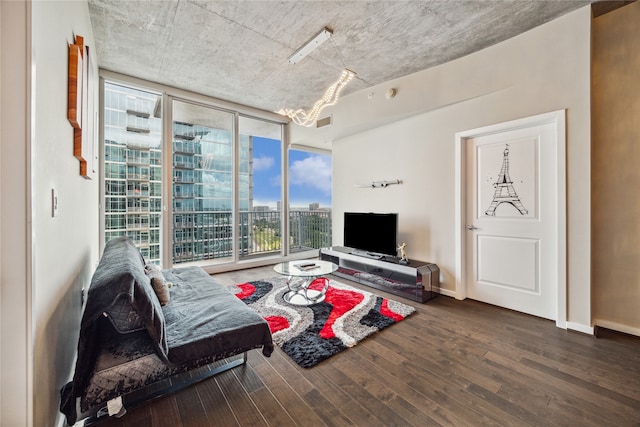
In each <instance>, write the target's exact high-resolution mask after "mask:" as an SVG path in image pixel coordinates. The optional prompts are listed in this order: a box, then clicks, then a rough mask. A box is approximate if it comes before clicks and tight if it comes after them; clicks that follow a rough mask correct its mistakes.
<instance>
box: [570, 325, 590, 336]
mask: <svg viewBox="0 0 640 427" xmlns="http://www.w3.org/2000/svg"><path fill="white" fill-rule="evenodd" d="M567 329H570V330H572V331H577V332H582V333H583V334H587V335H593V326H587V325H583V324H582V323H574V322H567Z"/></svg>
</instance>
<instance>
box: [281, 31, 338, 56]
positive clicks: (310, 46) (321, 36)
mask: <svg viewBox="0 0 640 427" xmlns="http://www.w3.org/2000/svg"><path fill="white" fill-rule="evenodd" d="M332 35H333V31H331V30H330V29H328V28H327V27H324V28H323V29H322V30H320V32H319V33H318V34H316V35H315V36H313V38H312V39H311V40H309V41H308V42H306V43H305V44H304V46H302V47H301V48H300V49H298V50H296V51H295V52H294V53H293V55H291V56H290V57H289V64H297V63H298V62H300V61H302V59H303V58H304V57H305V56H307V55H309V54H310V53H311V52H313V51H314V50H315V49H316V48H317V47H318V46H320V45H321V44H322V43H324V42H326V41H327V40H329V38H330V37H331V36H332Z"/></svg>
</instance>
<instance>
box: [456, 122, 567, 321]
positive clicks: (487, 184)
mask: <svg viewBox="0 0 640 427" xmlns="http://www.w3.org/2000/svg"><path fill="white" fill-rule="evenodd" d="M555 136H556V129H555V124H553V123H546V124H536V125H531V126H528V127H524V128H519V129H515V130H507V131H503V132H496V133H492V134H489V135H484V136H479V137H474V138H469V139H466V140H465V141H464V144H465V146H464V147H463V149H465V150H466V155H465V157H466V165H467V175H466V176H467V182H466V196H465V197H466V206H467V208H466V212H465V219H466V225H467V229H466V243H465V247H466V256H465V259H466V278H467V280H466V284H465V286H466V295H467V297H469V298H473V299H477V300H479V301H484V302H487V303H490V304H495V305H499V306H502V307H506V308H510V309H513V310H518V311H522V312H525V313H529V314H532V315H535V316H540V317H544V318H548V319H556V314H557V286H558V284H557V272H558V256H557V255H558V254H557V231H556V230H557V219H556V212H557V191H556V189H557V185H558V184H557V183H558V181H557V180H558V176H557V170H556V167H555V165H556V150H557V145H556V137H555Z"/></svg>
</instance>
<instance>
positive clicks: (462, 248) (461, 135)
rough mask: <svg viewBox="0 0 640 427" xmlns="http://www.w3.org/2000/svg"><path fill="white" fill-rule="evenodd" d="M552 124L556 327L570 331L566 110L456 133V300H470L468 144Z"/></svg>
mask: <svg viewBox="0 0 640 427" xmlns="http://www.w3.org/2000/svg"><path fill="white" fill-rule="evenodd" d="M545 124H553V125H554V126H555V135H556V141H555V143H556V158H555V163H556V165H555V166H556V168H555V170H556V171H557V188H556V196H555V197H556V203H557V210H556V224H557V232H556V247H557V252H558V271H557V296H556V298H557V304H556V306H557V313H556V326H557V327H559V328H562V329H567V222H566V213H567V194H566V180H567V178H566V175H567V174H566V110H564V109H563V110H557V111H552V112H549V113H544V114H539V115H535V116H530V117H526V118H522V119H517V120H512V121H508V122H503V123H498V124H494V125H489V126H483V127H480V128H477V129H471V130H466V131H462V132H457V133H456V134H455V157H456V158H455V245H456V270H455V285H456V291H455V298H456V299H459V300H463V299H465V298H466V297H467V290H466V283H467V275H468V274H469V273H468V272H467V271H466V250H467V239H466V233H465V215H466V198H467V188H466V182H467V158H466V154H465V153H466V150H465V149H464V148H465V144H466V143H467V141H468V140H469V139H472V138H478V137H482V136H487V135H492V134H496V133H503V132H509V131H512V130H518V129H523V128H528V127H532V126H538V125H545Z"/></svg>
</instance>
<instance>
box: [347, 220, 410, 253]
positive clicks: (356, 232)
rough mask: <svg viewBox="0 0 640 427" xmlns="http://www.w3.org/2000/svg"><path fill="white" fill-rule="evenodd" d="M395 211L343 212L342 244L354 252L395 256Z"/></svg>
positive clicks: (396, 247) (396, 226)
mask: <svg viewBox="0 0 640 427" xmlns="http://www.w3.org/2000/svg"><path fill="white" fill-rule="evenodd" d="M397 235H398V214H397V213H365V212H345V213H344V246H346V247H348V248H351V249H355V250H356V253H359V252H360V253H363V254H367V253H369V255H391V256H396V255H397V251H398V242H397Z"/></svg>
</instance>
